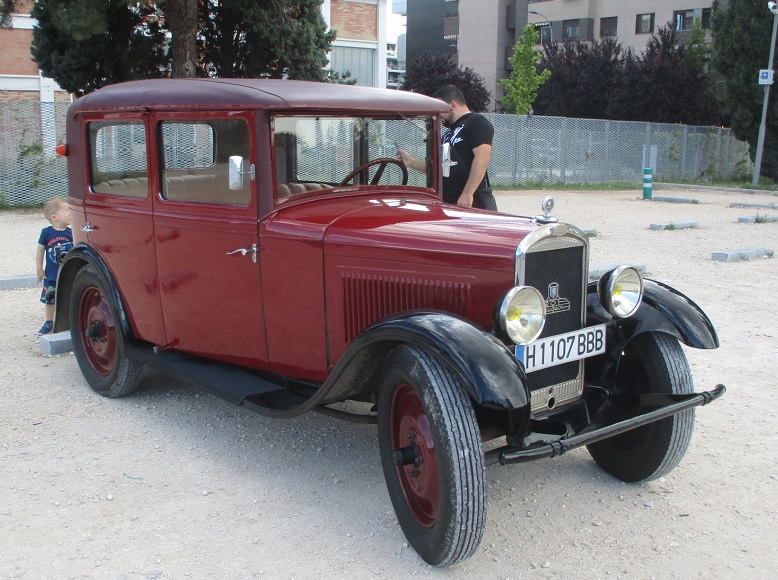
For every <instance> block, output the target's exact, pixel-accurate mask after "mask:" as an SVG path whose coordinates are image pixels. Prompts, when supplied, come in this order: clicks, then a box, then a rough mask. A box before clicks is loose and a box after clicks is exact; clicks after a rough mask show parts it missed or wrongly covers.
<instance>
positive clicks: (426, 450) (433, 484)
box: [390, 384, 440, 528]
mask: <svg viewBox="0 0 778 580" xmlns="http://www.w3.org/2000/svg"><path fill="white" fill-rule="evenodd" d="M390 429H391V437H392V449H394V450H399V449H402V448H408V447H413V452H414V454H415V457H416V461H415V462H414V463H410V464H408V465H397V468H396V469H397V479H398V481H399V483H400V487H401V488H402V490H403V494H404V495H405V500H406V502H407V503H408V507H409V508H410V510H411V513H412V514H413V517H414V518H416V521H418V522H419V524H420V525H422V526H424V527H426V528H430V527H432V526H434V525H435V522H436V521H437V519H438V513H439V512H440V472H439V469H438V458H437V452H436V449H435V441H434V440H433V437H432V431H431V430H430V424H429V421H428V419H427V414H426V412H425V411H424V406H423V405H422V402H421V399H419V396H418V395H417V394H416V391H415V390H414V389H413V387H412V386H410V385H408V384H403V385H400V386H399V387H398V388H397V390H396V391H395V392H394V395H393V396H392V411H391V419H390Z"/></svg>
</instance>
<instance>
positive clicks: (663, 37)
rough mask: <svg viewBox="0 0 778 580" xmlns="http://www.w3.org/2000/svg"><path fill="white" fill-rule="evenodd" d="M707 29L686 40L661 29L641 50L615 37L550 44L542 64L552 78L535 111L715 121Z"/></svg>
mask: <svg viewBox="0 0 778 580" xmlns="http://www.w3.org/2000/svg"><path fill="white" fill-rule="evenodd" d="M707 58H708V47H707V45H706V44H705V42H704V32H703V31H702V29H699V28H698V29H697V30H695V31H693V32H692V33H691V34H690V35H689V38H688V40H687V42H686V43H682V42H681V41H680V40H679V39H678V37H677V36H676V33H675V30H673V29H672V28H671V27H669V26H665V27H663V28H660V29H659V30H658V31H657V33H656V34H654V35H652V36H651V38H650V39H649V41H648V44H647V46H646V49H645V51H644V52H643V53H642V54H641V55H637V54H635V52H634V51H632V50H631V49H627V50H626V51H625V50H624V49H622V47H621V45H620V44H619V43H618V42H616V40H615V39H612V38H606V39H599V40H596V41H594V42H592V43H585V42H570V43H565V44H558V43H554V44H548V45H545V54H544V56H543V58H541V61H540V63H539V65H538V66H539V68H540V69H547V70H550V71H551V78H550V79H549V80H548V82H546V83H545V84H544V85H543V86H541V87H540V88H539V90H538V97H537V100H536V102H535V111H536V112H537V113H539V114H543V115H555V116H563V117H575V118H589V119H612V120H622V121H649V122H658V123H686V124H692V125H709V124H716V123H717V121H718V118H719V115H718V104H717V101H716V97H715V90H714V85H713V82H712V80H711V77H710V76H709V75H708V73H707V72H706V70H705V63H706V61H707Z"/></svg>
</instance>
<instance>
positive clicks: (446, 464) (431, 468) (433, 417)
mask: <svg viewBox="0 0 778 580" xmlns="http://www.w3.org/2000/svg"><path fill="white" fill-rule="evenodd" d="M378 442H379V446H380V448H381V463H382V465H383V470H384V476H385V478H386V487H387V489H388V490H389V496H390V497H391V500H392V505H393V506H394V511H395V513H396V514H397V519H398V521H399V523H400V527H401V528H402V531H403V533H404V534H405V537H406V538H407V539H408V542H409V543H410V544H411V546H413V548H414V549H415V550H416V551H417V552H418V553H419V555H420V556H421V557H422V558H424V560H425V561H426V562H427V563H429V564H432V565H433V566H448V565H452V564H456V563H457V562H460V561H462V560H464V559H466V558H468V557H469V556H471V555H472V554H473V552H474V551H475V550H476V548H477V547H478V545H479V544H480V542H481V537H482V536H483V529H484V523H485V519H486V484H485V467H484V456H483V450H482V449H481V440H480V436H479V431H478V425H477V423H476V419H475V413H474V411H473V407H472V405H471V404H470V401H469V399H468V397H467V395H466V394H465V392H464V391H463V389H462V387H461V385H460V384H459V382H458V381H457V380H456V379H455V378H454V377H453V375H452V374H451V373H450V372H449V371H448V370H446V369H445V368H444V367H443V366H442V365H441V364H440V363H438V362H437V361H436V360H435V359H433V358H432V357H431V356H429V355H428V354H427V353H425V352H423V351H421V350H419V349H416V348H412V347H409V346H399V347H397V348H395V349H394V350H393V351H392V352H391V353H390V354H389V357H388V358H387V360H386V363H385V365H384V375H383V378H382V383H381V387H380V391H379V395H378Z"/></svg>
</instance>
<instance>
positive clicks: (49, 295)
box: [41, 280, 57, 304]
mask: <svg viewBox="0 0 778 580" xmlns="http://www.w3.org/2000/svg"><path fill="white" fill-rule="evenodd" d="M56 283H57V281H56V280H44V281H43V290H41V302H43V303H44V304H54V286H55V284H56Z"/></svg>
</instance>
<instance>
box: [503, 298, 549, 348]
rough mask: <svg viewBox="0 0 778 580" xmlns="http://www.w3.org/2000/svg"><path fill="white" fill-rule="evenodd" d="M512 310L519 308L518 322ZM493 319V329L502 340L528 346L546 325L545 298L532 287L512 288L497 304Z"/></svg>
mask: <svg viewBox="0 0 778 580" xmlns="http://www.w3.org/2000/svg"><path fill="white" fill-rule="evenodd" d="M522 307H523V308H525V310H524V311H522V310H521V308H522ZM512 308H519V311H520V314H519V315H520V316H521V318H519V319H518V322H517V320H516V319H515V313H514V312H512ZM494 318H495V320H494V322H495V328H496V329H497V330H498V332H499V334H500V337H501V338H502V339H503V340H507V341H510V342H513V343H514V344H518V345H526V344H530V343H531V342H533V341H534V340H536V339H537V338H538V336H540V333H541V332H543V327H544V326H545V324H546V301H545V298H543V295H542V294H541V293H540V292H539V291H538V290H537V289H536V288H533V287H532V286H514V287H513V288H511V289H510V290H508V291H507V292H506V293H505V294H504V295H503V297H502V299H501V300H500V301H499V302H498V303H497V308H496V309H495V317H494ZM522 320H524V322H521V321H522ZM523 331H526V332H523Z"/></svg>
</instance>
